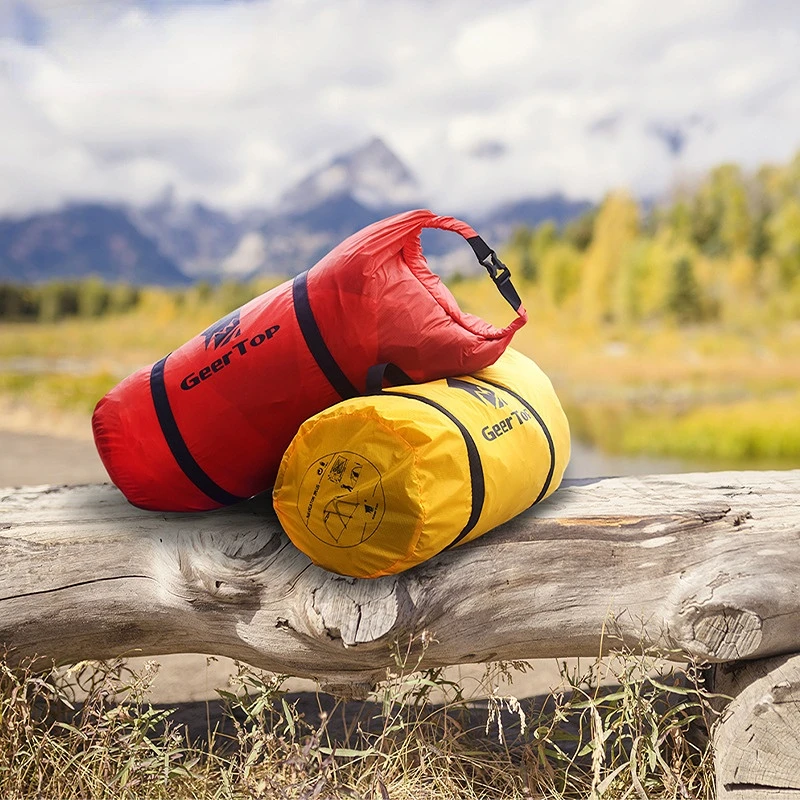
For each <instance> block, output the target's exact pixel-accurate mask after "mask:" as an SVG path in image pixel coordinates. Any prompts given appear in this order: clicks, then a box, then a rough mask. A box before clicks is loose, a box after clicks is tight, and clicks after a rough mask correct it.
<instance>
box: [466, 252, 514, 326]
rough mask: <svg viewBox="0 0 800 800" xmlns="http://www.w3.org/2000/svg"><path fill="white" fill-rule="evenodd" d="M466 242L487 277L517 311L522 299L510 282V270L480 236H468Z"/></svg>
mask: <svg viewBox="0 0 800 800" xmlns="http://www.w3.org/2000/svg"><path fill="white" fill-rule="evenodd" d="M467 244H468V245H469V246H470V247H471V248H472V251H473V252H474V253H475V257H476V258H477V259H478V262H479V263H480V264H481V266H483V267H485V268H486V271H487V272H488V273H489V277H490V278H491V279H492V280H493V281H494V285H495V286H496V287H497V289H498V291H499V292H500V294H501V295H503V297H504V298H505V299H506V301H507V302H508V304H509V305H510V306H511V308H513V309H514V311H519V308H520V306H521V305H522V300H520V297H519V295H518V294H517V290H516V289H515V288H514V284H513V283H511V270H510V269H509V268H508V267H507V266H506V265H505V264H504V263H503V262H502V261H501V260H500V259H499V258H498V257H497V253H495V251H494V250H492V248H491V247H489V245H488V244H486V242H484V241H483V239H481V237H480V236H472V237H470V238H469V239H467Z"/></svg>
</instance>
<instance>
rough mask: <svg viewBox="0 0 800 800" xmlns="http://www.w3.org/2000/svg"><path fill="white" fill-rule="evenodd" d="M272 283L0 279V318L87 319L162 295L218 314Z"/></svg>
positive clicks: (181, 305) (178, 306)
mask: <svg viewBox="0 0 800 800" xmlns="http://www.w3.org/2000/svg"><path fill="white" fill-rule="evenodd" d="M269 285H272V284H271V282H267V283H265V282H263V281H261V282H259V281H253V282H248V283H235V282H232V281H226V282H223V283H220V284H211V283H209V282H208V281H199V282H198V283H196V284H194V285H193V286H190V287H187V288H182V289H164V288H157V287H140V286H131V285H129V284H124V283H105V282H104V281H102V280H100V279H99V278H84V279H82V280H73V281H50V282H47V283H40V284H20V283H0V321H6V322H57V321H59V320H62V319H68V318H82V319H92V318H96V317H102V316H105V315H107V314H118V313H123V312H126V311H130V310H132V309H137V308H140V307H141V306H143V305H144V304H146V303H147V302H148V301H150V300H152V299H153V298H154V296H156V295H160V296H163V297H162V299H166V300H167V301H168V302H169V303H171V304H172V306H174V308H175V309H176V310H178V311H180V310H181V309H186V310H192V309H196V308H198V307H202V306H213V307H215V308H216V307H219V308H220V309H221V313H224V312H225V311H230V310H231V309H233V308H237V307H238V306H241V305H243V304H244V303H246V302H247V301H248V300H250V299H251V298H252V297H255V296H256V295H258V294H260V293H261V292H263V291H264V290H265V287H266V288H268V286H269Z"/></svg>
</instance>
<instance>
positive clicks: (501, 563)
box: [0, 470, 800, 685]
mask: <svg viewBox="0 0 800 800" xmlns="http://www.w3.org/2000/svg"><path fill="white" fill-rule="evenodd" d="M798 545H800V470H794V471H785V472H780V471H773V472H720V473H703V474H689V475H672V476H663V475H662V476H649V477H625V478H610V479H602V480H593V481H578V482H571V483H570V482H567V483H565V484H564V486H562V487H561V488H560V489H559V490H558V491H557V492H556V493H555V495H553V496H552V497H551V498H549V499H548V500H547V501H545V502H544V503H542V504H541V505H539V506H537V507H535V508H533V509H530V510H529V511H527V512H525V513H524V514H522V515H520V516H519V517H517V518H516V519H514V520H512V521H511V522H509V523H507V524H505V525H503V526H501V527H500V528H498V529H496V530H494V531H492V532H491V533H489V534H487V535H485V536H484V537H482V538H480V539H478V540H476V541H475V542H472V543H470V544H468V545H465V546H463V547H460V548H457V549H455V550H452V551H449V552H447V553H444V554H442V555H440V556H438V557H437V558H435V559H433V560H431V561H429V562H427V563H425V564H422V565H420V566H419V567H417V568H415V569H412V570H410V571H408V572H406V573H403V574H401V575H398V576H392V577H386V578H380V579H377V580H356V579H352V578H343V577H339V576H336V575H332V574H330V573H327V572H325V571H323V570H322V569H319V568H317V567H315V566H313V565H312V564H311V563H310V562H309V560H308V558H307V557H306V556H304V555H303V554H302V553H300V552H299V551H298V550H297V549H295V548H294V546H293V545H292V544H291V543H290V542H289V541H288V539H287V538H286V536H285V534H284V533H283V532H282V531H281V530H280V527H279V525H278V523H277V520H276V518H275V516H274V513H273V512H272V509H271V505H270V499H269V497H265V498H256V499H255V500H252V501H249V502H247V503H244V504H241V505H240V506H238V507H235V508H231V509H227V510H224V511H218V512H212V513H206V514H169V513H153V512H146V511H141V510H138V509H136V508H133V507H132V506H130V505H129V504H128V503H127V502H126V501H125V500H124V499H123V497H122V496H121V495H120V493H119V492H118V491H117V490H116V489H115V488H114V487H112V486H110V485H92V486H74V487H38V488H28V489H15V490H0V571H1V574H2V579H0V643H5V645H7V646H8V647H11V648H13V654H14V656H13V657H17V658H18V657H21V656H27V655H33V654H38V655H43V656H48V657H53V658H55V659H56V660H58V661H59V662H69V661H77V660H80V659H85V658H105V657H110V656H115V655H118V654H123V653H131V654H133V653H134V652H135V653H137V654H143V655H158V654H164V653H177V652H202V653H214V654H220V655H226V656H231V657H234V658H238V659H241V660H243V661H246V662H249V663H250V664H253V665H255V666H259V667H263V668H265V669H269V670H273V671H276V672H285V673H289V674H292V675H298V676H309V677H314V678H317V679H319V680H321V681H322V682H324V683H327V684H336V685H340V684H346V683H369V682H371V681H373V680H374V679H376V678H380V677H382V676H383V675H384V673H385V668H386V667H387V666H390V665H392V664H393V663H394V662H393V656H392V643H393V642H394V641H396V640H400V641H401V642H402V641H406V640H408V639H409V637H411V636H412V635H414V634H420V633H421V632H423V631H425V632H426V633H427V636H426V638H427V639H428V641H429V643H428V645H427V649H426V650H425V654H424V662H423V663H424V665H428V666H436V665H447V664H459V663H467V662H482V661H491V660H496V659H526V658H546V657H566V656H576V655H581V656H594V655H597V654H598V653H599V652H600V650H601V649H602V648H608V647H610V646H617V645H619V643H620V640H622V641H624V642H625V643H627V644H628V645H636V644H638V643H640V642H644V643H646V644H650V645H655V646H659V647H661V648H664V649H666V650H678V651H680V652H681V653H684V654H688V655H692V656H696V657H699V658H701V659H710V660H712V661H729V660H738V659H745V658H763V657H767V656H773V655H779V654H784V653H794V652H800V591H799V590H800V546H798ZM421 646H422V645H421V643H420V642H418V643H417V645H416V647H421Z"/></svg>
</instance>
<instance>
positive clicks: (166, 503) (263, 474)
mask: <svg viewBox="0 0 800 800" xmlns="http://www.w3.org/2000/svg"><path fill="white" fill-rule="evenodd" d="M423 228H441V229H443V230H449V231H455V232H456V233H459V234H461V236H463V237H464V238H465V239H466V240H467V242H468V243H469V244H470V246H471V247H472V249H473V251H474V252H475V255H476V256H477V258H478V260H479V261H480V262H481V263H482V264H483V265H484V266H485V267H486V268H487V270H488V271H489V274H490V275H491V277H492V279H493V280H494V282H495V284H496V285H497V287H498V289H499V290H500V292H501V293H502V294H503V296H504V297H505V298H506V299H507V300H508V302H509V303H510V304H511V305H512V307H513V308H514V310H515V311H516V312H517V315H518V316H517V318H516V319H515V320H514V321H513V322H512V323H511V324H510V325H508V326H507V327H505V328H503V329H498V328H495V327H494V326H492V325H490V324H489V323H487V322H485V321H484V320H482V319H480V318H479V317H476V316H473V315H472V314H466V313H464V312H463V311H461V309H460V308H459V307H458V304H457V303H456V301H455V298H454V297H453V296H452V294H450V292H449V290H448V289H447V287H446V286H445V285H444V284H443V283H442V282H441V281H440V280H439V278H438V277H437V276H436V275H435V274H434V273H432V272H431V271H430V269H428V265H427V262H426V261H425V257H424V256H423V254H422V246H421V244H420V239H419V236H420V233H421V231H422V229H423ZM526 320H527V314H526V312H525V309H524V308H523V306H522V304H521V302H520V299H519V296H518V295H517V293H516V291H515V290H514V287H513V285H512V284H511V281H510V276H509V272H508V268H507V267H505V265H503V264H502V263H501V262H500V261H499V260H498V259H497V256H496V254H495V253H494V251H493V250H491V249H490V248H489V247H488V245H486V243H485V242H484V241H483V240H482V239H481V238H480V237H479V236H478V235H477V234H476V233H475V231H474V230H473V229H472V228H471V227H470V226H469V225H467V224H466V223H464V222H460V221H459V220H456V219H453V218H452V217H438V216H436V215H435V214H433V213H432V212H430V211H425V210H419V211H409V212H407V213H404V214H398V215H397V216H394V217H390V218H388V219H385V220H382V221H381V222H376V223H375V224H374V225H370V226H369V227H367V228H364V229H363V230H362V231H359V232H358V233H356V234H354V235H353V236H351V237H350V238H349V239H346V240H345V241H344V242H342V244H340V245H339V246H338V247H336V248H335V249H334V250H332V251H331V252H330V253H329V254H328V255H327V256H325V257H324V258H323V259H322V260H321V261H319V263H317V264H316V265H315V266H314V267H312V268H311V269H309V270H307V271H306V272H303V273H302V274H300V275H298V276H297V277H296V278H294V280H291V281H287V282H286V283H284V284H282V285H280V286H278V287H276V288H275V289H272V290H271V291H269V292H266V293H265V294H263V295H260V296H259V297H256V298H254V299H253V300H251V301H250V302H248V303H246V304H245V305H243V306H242V307H241V308H240V309H238V310H236V311H233V312H231V313H230V314H228V315H227V316H226V317H224V318H223V319H221V320H219V321H218V322H216V323H214V324H213V325H212V326H211V327H209V328H208V329H206V330H205V331H203V333H201V334H199V335H198V336H195V337H194V338H193V339H191V340H190V341H188V342H186V344H184V345H182V346H181V347H179V348H178V349H177V350H175V351H174V352H172V353H170V354H169V355H167V356H165V357H164V358H162V359H161V360H160V361H158V362H156V363H155V364H153V365H151V366H148V367H145V368H143V369H140V370H139V371H138V372H135V373H134V374H133V375H130V376H129V377H128V378H126V379H125V380H124V381H122V383H120V384H119V385H118V386H117V387H115V388H114V389H112V390H111V391H110V392H109V393H108V394H107V395H106V396H105V397H103V398H102V399H101V400H100V402H99V403H98V404H97V407H96V408H95V411H94V415H93V417H92V428H93V431H94V438H95V444H96V445H97V449H98V452H99V453H100V458H101V459H102V461H103V464H104V465H105V468H106V470H107V471H108V474H109V475H110V476H111V480H112V481H113V482H114V483H115V484H116V485H117V486H118V487H119V488H120V490H121V491H122V492H123V494H124V495H125V497H127V499H128V500H129V501H130V502H131V503H133V504H134V505H136V506H140V507H141V508H147V509H152V510H156V511H205V510H210V509H213V508H219V507H220V506H223V505H228V504H231V503H235V502H238V501H239V500H243V499H245V498H247V497H252V496H253V495H254V494H257V493H258V492H261V491H264V490H265V489H269V488H270V487H271V486H272V485H273V483H274V481H275V476H276V474H277V471H278V466H279V464H280V461H281V457H282V456H283V453H284V451H285V450H286V447H287V446H288V444H289V442H290V441H291V440H292V437H293V436H294V435H295V433H297V430H298V428H299V427H300V425H301V424H302V423H303V422H304V421H305V420H307V419H308V418H309V417H311V416H313V415H314V414H316V413H318V412H319V411H322V410H323V409H325V408H328V407H329V406H331V405H333V404H335V403H337V402H339V401H340V400H343V399H346V398H350V397H355V396H358V395H361V394H364V393H365V388H366V387H365V384H366V376H367V371H368V369H369V368H370V367H371V366H373V365H375V364H378V363H392V364H395V365H397V366H398V367H400V369H401V370H403V371H404V372H405V373H406V374H407V375H408V376H409V377H410V378H412V379H413V380H414V381H415V382H418V383H421V382H424V381H429V380H435V379H439V378H443V377H447V376H451V375H464V374H468V373H472V372H476V371H477V370H479V369H483V368H484V367H487V366H489V365H490V364H493V363H494V362H495V361H496V360H497V359H498V358H499V357H500V355H501V354H502V353H503V351H504V350H505V349H506V347H507V346H508V344H509V343H510V341H511V337H512V336H513V334H514V331H516V330H517V329H518V328H520V327H521V326H522V325H524V324H525V321H526Z"/></svg>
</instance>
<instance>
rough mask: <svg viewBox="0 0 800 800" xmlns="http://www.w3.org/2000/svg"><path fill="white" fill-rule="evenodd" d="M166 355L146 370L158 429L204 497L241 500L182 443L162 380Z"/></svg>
mask: <svg viewBox="0 0 800 800" xmlns="http://www.w3.org/2000/svg"><path fill="white" fill-rule="evenodd" d="M167 358H169V356H164V358H162V359H161V361H157V362H156V363H155V364H153V369H152V370H150V393H151V394H152V396H153V405H154V406H155V409H156V417H158V424H159V425H160V426H161V433H162V434H163V436H164V439H165V440H166V442H167V446H168V447H169V449H170V452H171V453H172V456H173V458H174V459H175V461H176V463H177V464H178V466H179V467H180V468H181V469H182V470H183V473H184V475H186V477H187V478H188V479H189V480H190V481H191V482H192V483H193V484H194V485H195V486H196V487H197V488H198V489H199V490H200V491H201V492H202V493H203V494H204V495H206V496H207V497H210V498H211V499H212V500H213V501H214V502H215V503H219V504H220V505H223V506H229V505H232V504H233V503H238V502H239V501H240V500H245V499H246V498H244V497H238V496H237V495H235V494H231V493H230V492H229V491H227V490H225V489H223V488H222V487H221V486H220V485H219V484H218V483H216V482H215V481H214V480H213V479H212V478H211V477H209V475H208V474H207V473H206V471H205V470H204V469H203V468H202V467H201V466H200V465H199V464H198V463H197V461H195V459H194V456H193V455H192V454H191V452H190V451H189V448H188V447H187V446H186V442H185V441H184V439H183V436H182V435H181V432H180V429H179V428H178V423H177V421H176V419H175V415H174V414H173V413H172V407H171V406H170V404H169V397H167V387H166V384H165V383H164V366H165V365H166V363H167Z"/></svg>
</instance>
